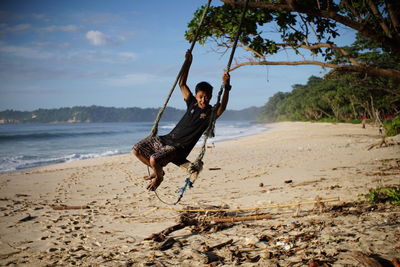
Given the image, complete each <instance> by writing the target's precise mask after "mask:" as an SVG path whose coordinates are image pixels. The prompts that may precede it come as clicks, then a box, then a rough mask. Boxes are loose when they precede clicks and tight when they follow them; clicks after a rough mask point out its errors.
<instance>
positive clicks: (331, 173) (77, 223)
mask: <svg viewBox="0 0 400 267" xmlns="http://www.w3.org/2000/svg"><path fill="white" fill-rule="evenodd" d="M268 127H269V129H268V130H266V131H265V132H263V133H261V134H258V135H255V136H248V137H243V138H240V139H233V140H229V141H225V142H218V143H215V147H210V148H208V150H207V152H206V155H205V157H204V163H205V165H204V170H203V171H202V172H201V174H200V176H199V178H198V180H197V181H196V183H195V184H194V187H193V188H191V189H189V190H188V191H187V192H186V193H185V195H184V197H183V199H182V201H181V202H180V203H179V204H178V205H175V206H169V205H166V204H163V203H162V202H160V200H159V199H158V198H157V197H156V196H155V194H154V193H153V192H148V191H146V186H147V184H148V181H146V180H144V179H143V177H144V176H145V175H147V168H146V167H145V166H144V165H143V164H141V163H140V162H139V161H138V160H136V159H135V158H134V157H133V156H132V155H129V154H128V155H119V156H113V157H105V158H99V159H90V160H82V161H74V162H68V163H63V164H57V165H50V166H45V167H39V168H35V169H31V170H26V171H21V172H15V173H6V174H0V216H1V220H0V229H1V230H0V231H1V233H0V265H2V266H21V265H22V266H23V265H26V266H55V265H57V266H62V265H65V266H71V265H79V266H237V265H242V266H304V265H307V264H310V262H311V264H312V263H314V264H315V265H313V266H323V264H326V266H344V265H347V266H360V264H361V263H360V262H362V261H363V260H366V259H367V258H368V259H369V260H371V261H376V262H379V263H380V264H382V266H384V264H385V263H386V264H390V261H391V260H392V259H393V258H399V257H400V207H399V206H398V205H397V206H395V205H389V204H382V205H375V204H368V203H365V202H362V201H361V200H364V198H363V197H362V196H360V194H366V193H368V191H369V189H370V188H377V187H379V186H390V185H399V184H400V145H399V144H397V143H396V142H400V140H396V139H392V140H391V142H389V145H388V146H383V147H375V148H372V149H370V150H368V146H369V145H371V144H373V143H376V142H378V141H379V138H380V137H379V133H378V129H377V128H376V127H374V126H372V125H367V128H366V129H362V128H361V125H353V124H331V123H308V122H283V123H274V124H269V125H268ZM132 145H133V144H132ZM198 151H199V148H197V147H196V148H195V149H194V151H193V152H192V153H191V155H190V156H189V159H190V160H193V159H194V158H195V157H196V156H197V153H198ZM165 172H166V176H165V178H164V182H163V183H162V184H161V185H160V187H159V189H158V190H157V193H158V195H159V197H160V198H161V199H163V200H164V201H166V202H174V201H175V200H176V199H177V197H178V194H177V193H176V190H177V189H178V188H180V187H182V186H183V185H184V180H185V178H186V177H187V174H186V173H185V172H184V171H183V170H181V169H179V168H178V167H176V166H174V165H172V164H169V165H168V166H166V168H165ZM318 199H319V200H320V201H319V202H317V203H311V204H304V205H296V203H304V202H312V201H314V202H315V201H316V200H318ZM324 200H330V201H328V202H323V201H324ZM292 204H293V205H292ZM277 205H287V207H277ZM62 207H67V208H68V207H69V208H68V209H61V208H62ZM77 207H81V209H72V208H77ZM188 207H190V208H188ZM193 208H196V209H201V210H209V209H214V208H216V209H230V210H228V211H219V212H210V211H208V212H202V213H200V212H199V213H197V214H196V213H191V214H194V216H197V217H196V218H197V219H198V221H199V222H202V223H201V225H192V226H187V227H184V228H182V229H180V230H178V231H174V232H171V233H170V234H168V235H165V236H163V238H162V240H152V239H150V240H145V239H146V238H148V237H151V236H152V234H155V233H159V232H161V231H163V230H164V229H166V228H168V227H171V226H173V225H176V224H177V223H178V220H179V218H181V217H182V214H187V213H188V212H182V211H179V210H187V209H193ZM221 214H222V215H221ZM254 214H256V215H257V216H259V218H257V219H256V220H252V221H247V220H244V221H238V222H235V221H233V220H232V221H231V222H228V223H216V222H215V220H214V221H213V220H212V219H210V220H209V221H208V220H207V218H209V217H210V216H217V215H218V216H224V218H225V217H227V216H230V218H240V217H243V216H253V217H254ZM261 216H264V217H261ZM153 237H154V236H153ZM159 237H160V236H159ZM153 239H155V238H153ZM167 241H168V242H169V243H168V242H167ZM387 266H390V265H387Z"/></svg>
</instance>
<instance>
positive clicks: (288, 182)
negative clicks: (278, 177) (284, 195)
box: [285, 180, 293, 184]
mask: <svg viewBox="0 0 400 267" xmlns="http://www.w3.org/2000/svg"><path fill="white" fill-rule="evenodd" d="M291 183H293V180H285V184H291Z"/></svg>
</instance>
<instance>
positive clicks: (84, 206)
mask: <svg viewBox="0 0 400 267" xmlns="http://www.w3.org/2000/svg"><path fill="white" fill-rule="evenodd" d="M50 207H51V208H52V209H53V210H82V209H90V207H89V206H88V205H82V206H68V205H58V206H56V205H50Z"/></svg>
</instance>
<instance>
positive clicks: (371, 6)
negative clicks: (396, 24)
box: [367, 0, 392, 38]
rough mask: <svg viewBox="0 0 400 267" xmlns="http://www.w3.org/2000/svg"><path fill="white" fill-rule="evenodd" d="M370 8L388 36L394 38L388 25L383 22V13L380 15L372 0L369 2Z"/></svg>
mask: <svg viewBox="0 0 400 267" xmlns="http://www.w3.org/2000/svg"><path fill="white" fill-rule="evenodd" d="M367 3H368V5H369V7H370V8H371V11H372V14H374V16H375V18H376V19H377V20H378V21H379V25H380V26H381V28H382V30H383V31H384V32H385V34H386V36H388V37H389V38H392V34H391V33H390V30H389V27H388V26H387V25H386V23H385V21H384V20H383V18H382V16H381V13H379V10H378V8H377V7H376V5H375V3H374V2H373V1H372V0H367Z"/></svg>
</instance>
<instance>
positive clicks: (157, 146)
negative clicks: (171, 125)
mask: <svg viewBox="0 0 400 267" xmlns="http://www.w3.org/2000/svg"><path fill="white" fill-rule="evenodd" d="M132 149H135V150H136V151H137V152H139V153H140V154H141V155H142V156H144V157H146V158H148V159H150V157H153V158H154V159H155V160H156V162H157V163H158V164H159V165H161V166H163V167H164V166H165V165H167V164H168V163H169V162H171V161H173V160H174V159H175V158H176V155H177V152H176V148H175V147H173V146H169V145H165V144H163V143H161V140H160V138H159V137H158V136H154V137H151V136H149V137H146V138H144V139H142V140H140V141H139V142H138V143H137V144H136V145H134V146H133V147H132Z"/></svg>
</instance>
